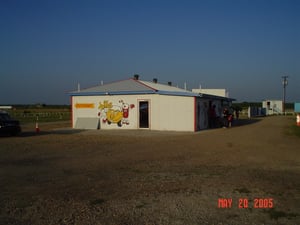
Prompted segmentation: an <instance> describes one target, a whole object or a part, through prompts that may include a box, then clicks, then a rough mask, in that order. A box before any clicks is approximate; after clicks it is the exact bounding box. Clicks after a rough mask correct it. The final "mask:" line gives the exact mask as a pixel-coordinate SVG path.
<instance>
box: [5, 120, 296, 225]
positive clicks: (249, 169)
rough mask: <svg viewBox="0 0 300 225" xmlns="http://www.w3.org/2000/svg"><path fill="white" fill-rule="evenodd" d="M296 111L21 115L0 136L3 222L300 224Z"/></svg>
mask: <svg viewBox="0 0 300 225" xmlns="http://www.w3.org/2000/svg"><path fill="white" fill-rule="evenodd" d="M295 124H296V119H295V117H294V116H273V117H262V118H256V119H251V120H249V119H246V118H243V119H241V120H239V121H235V123H234V125H233V127H232V128H229V129H223V128H219V129H212V130H205V131H200V132H197V133H190V132H162V131H149V130H122V131H120V130H110V131H108V130H107V131H105V130H74V129H71V128H70V122H69V120H63V119H62V120H60V119H59V120H56V121H55V122H53V121H52V122H41V123H40V130H41V131H40V133H35V130H34V122H32V123H30V122H26V123H23V133H22V134H21V135H20V136H17V137H0V181H1V186H0V193H1V196H0V205H1V207H0V224H11V225H21V224H22V225H29V224H30V225H32V224H33V225H35V224H36V225H40V224H43V225H54V224H55V225H56V224H66V225H71V224H74V225H75V224H80V225H88V224H98V225H146V224H147V225H176V224H186V225H194V224H207V225H225V224H226V225H241V224H243V225H252V224H253V225H254V224H255V225H263V224H264V225H281V224H282V225H296V224H300V179H299V177H300V150H299V149H300V148H299V146H300V136H299V132H300V127H297V126H296V125H295Z"/></svg>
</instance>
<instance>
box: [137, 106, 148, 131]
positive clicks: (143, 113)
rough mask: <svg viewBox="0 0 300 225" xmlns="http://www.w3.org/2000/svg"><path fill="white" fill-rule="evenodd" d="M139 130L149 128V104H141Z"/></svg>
mask: <svg viewBox="0 0 300 225" xmlns="http://www.w3.org/2000/svg"><path fill="white" fill-rule="evenodd" d="M139 128H149V102H148V101H140V102H139Z"/></svg>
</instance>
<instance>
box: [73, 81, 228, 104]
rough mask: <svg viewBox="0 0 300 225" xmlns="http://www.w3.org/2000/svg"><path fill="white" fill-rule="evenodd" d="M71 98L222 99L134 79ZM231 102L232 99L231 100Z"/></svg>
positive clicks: (80, 93) (86, 90) (84, 90)
mask: <svg viewBox="0 0 300 225" xmlns="http://www.w3.org/2000/svg"><path fill="white" fill-rule="evenodd" d="M69 94H70V95H71V96H88V95H130V94H131V95H133V94H162V95H176V96H190V97H208V98H211V97H212V98H222V99H228V98H223V97H218V96H213V95H206V94H199V93H194V92H191V91H188V90H185V89H182V88H178V87H174V86H170V85H165V84H160V83H154V82H150V81H142V80H136V79H132V78H131V79H127V80H121V81H116V82H112V83H107V84H104V85H98V86H95V87H91V88H86V89H82V90H79V91H72V92H70V93H69ZM231 100H233V99H231Z"/></svg>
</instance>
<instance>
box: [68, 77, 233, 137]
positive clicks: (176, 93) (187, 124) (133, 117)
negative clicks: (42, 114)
mask: <svg viewBox="0 0 300 225" xmlns="http://www.w3.org/2000/svg"><path fill="white" fill-rule="evenodd" d="M70 96H71V105H72V127H73V128H79V129H149V130H168V131H199V130H202V129H207V128H208V126H209V124H208V120H209V119H208V116H209V115H208V111H209V108H210V107H212V106H215V111H216V114H217V116H221V112H222V109H223V108H224V107H228V106H230V105H231V102H232V101H233V99H230V98H227V97H220V96H214V95H208V94H201V93H194V92H191V91H188V90H185V89H181V88H178V87H174V86H172V84H171V82H169V83H168V84H160V83H158V82H157V79H153V81H142V80H139V77H138V76H137V75H135V76H134V78H130V79H127V80H121V81H116V82H112V83H107V84H104V85H99V86H95V87H91V88H87V89H82V90H77V91H73V92H70Z"/></svg>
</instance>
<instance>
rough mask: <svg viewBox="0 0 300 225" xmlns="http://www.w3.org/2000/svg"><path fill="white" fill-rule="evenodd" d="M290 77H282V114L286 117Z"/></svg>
mask: <svg viewBox="0 0 300 225" xmlns="http://www.w3.org/2000/svg"><path fill="white" fill-rule="evenodd" d="M288 77H289V76H282V77H281V78H282V85H283V96H282V112H283V114H284V115H285V98H286V86H287V85H288V80H287V79H288Z"/></svg>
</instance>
